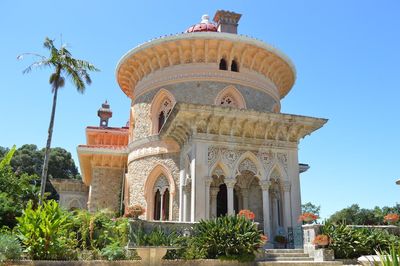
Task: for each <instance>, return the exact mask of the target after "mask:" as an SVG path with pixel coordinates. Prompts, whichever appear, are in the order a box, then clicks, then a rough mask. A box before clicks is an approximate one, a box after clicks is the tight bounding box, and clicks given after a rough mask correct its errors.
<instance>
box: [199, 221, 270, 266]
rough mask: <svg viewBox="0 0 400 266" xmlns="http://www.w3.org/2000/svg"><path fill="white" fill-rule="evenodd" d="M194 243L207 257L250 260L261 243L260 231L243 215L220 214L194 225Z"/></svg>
mask: <svg viewBox="0 0 400 266" xmlns="http://www.w3.org/2000/svg"><path fill="white" fill-rule="evenodd" d="M194 237H195V239H194V243H195V245H197V247H196V248H197V249H198V250H200V251H201V250H202V249H204V250H205V252H206V254H207V258H210V259H215V258H220V259H228V260H239V261H252V260H254V258H255V253H256V251H257V250H258V248H259V247H260V246H262V245H263V242H262V239H261V231H259V230H258V229H257V226H256V225H255V224H254V223H253V222H252V221H250V220H248V219H246V218H245V217H243V216H222V217H218V218H217V219H214V220H202V221H200V222H199V223H198V224H196V226H195V236H194Z"/></svg>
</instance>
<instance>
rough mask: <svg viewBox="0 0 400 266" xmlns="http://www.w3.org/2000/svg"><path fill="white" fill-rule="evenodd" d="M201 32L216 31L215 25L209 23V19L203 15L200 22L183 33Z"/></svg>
mask: <svg viewBox="0 0 400 266" xmlns="http://www.w3.org/2000/svg"><path fill="white" fill-rule="evenodd" d="M202 31H214V32H215V31H217V25H215V24H214V23H211V22H210V17H209V16H208V15H203V16H202V17H201V22H200V23H198V24H195V25H193V26H191V27H189V28H188V29H187V30H186V31H185V32H186V33H188V32H202Z"/></svg>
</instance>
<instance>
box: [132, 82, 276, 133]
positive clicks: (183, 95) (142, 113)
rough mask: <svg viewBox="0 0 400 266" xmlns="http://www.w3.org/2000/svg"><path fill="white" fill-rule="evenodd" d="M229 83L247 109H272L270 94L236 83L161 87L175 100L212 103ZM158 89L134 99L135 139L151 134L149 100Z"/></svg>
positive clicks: (150, 100) (195, 83) (200, 83)
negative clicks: (243, 101) (239, 95)
mask: <svg viewBox="0 0 400 266" xmlns="http://www.w3.org/2000/svg"><path fill="white" fill-rule="evenodd" d="M229 85H234V86H235V88H237V89H238V90H239V92H240V93H241V94H242V96H243V98H244V99H245V102H246V106H247V109H253V110H256V111H261V112H271V111H273V108H274V105H275V104H276V101H275V100H274V99H273V98H272V97H271V96H270V95H268V94H267V93H264V92H262V91H259V90H256V89H252V88H249V87H246V86H242V85H238V84H230V83H224V82H213V81H190V82H189V81H188V82H181V83H178V84H171V85H166V86H163V87H162V88H163V89H165V90H167V91H169V92H170V93H171V94H172V95H173V96H174V97H175V100H176V102H184V103H193V104H203V105H214V102H215V99H216V97H217V95H218V93H219V92H220V91H222V90H223V89H225V88H226V87H228V86H229ZM160 89H161V88H158V89H154V90H151V91H149V92H147V93H145V94H143V95H140V96H139V97H137V98H136V99H135V100H134V102H133V104H132V106H133V109H134V113H135V128H134V136H135V139H140V138H143V137H146V136H148V135H149V134H151V126H152V125H151V117H150V108H151V102H152V100H153V98H154V96H155V95H156V94H157V92H158V91H159V90H160Z"/></svg>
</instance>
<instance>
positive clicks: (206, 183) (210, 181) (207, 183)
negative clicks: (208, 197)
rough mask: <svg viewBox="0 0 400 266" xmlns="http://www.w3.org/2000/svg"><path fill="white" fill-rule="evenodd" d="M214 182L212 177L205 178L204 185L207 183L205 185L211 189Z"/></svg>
mask: <svg viewBox="0 0 400 266" xmlns="http://www.w3.org/2000/svg"><path fill="white" fill-rule="evenodd" d="M212 181H213V178H212V177H210V176H206V177H204V183H205V185H206V186H207V187H209V186H210V185H211V183H212Z"/></svg>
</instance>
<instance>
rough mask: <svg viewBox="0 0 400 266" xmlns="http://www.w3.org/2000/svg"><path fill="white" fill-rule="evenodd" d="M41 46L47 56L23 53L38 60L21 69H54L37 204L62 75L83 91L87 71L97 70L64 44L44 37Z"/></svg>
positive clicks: (45, 172)
mask: <svg viewBox="0 0 400 266" xmlns="http://www.w3.org/2000/svg"><path fill="white" fill-rule="evenodd" d="M43 46H44V47H45V48H46V49H48V50H49V51H50V55H49V57H45V56H42V55H39V54H35V53H25V54H26V55H33V56H35V57H37V58H39V61H36V62H34V63H32V64H31V65H29V66H28V67H27V68H26V69H25V70H24V71H23V73H24V74H25V73H29V72H30V71H31V70H32V69H33V68H36V67H50V68H52V70H53V71H54V72H53V73H52V74H51V75H50V79H49V83H50V85H51V88H52V93H53V106H52V109H51V116H50V124H49V130H48V136H47V142H46V149H45V153H44V162H43V168H42V175H41V186H40V198H39V204H42V202H43V198H44V192H45V185H46V180H47V171H48V163H49V155H50V146H51V138H52V135H53V127H54V116H55V112H56V104H57V93H58V90H59V89H60V88H62V87H64V84H65V78H64V77H67V78H69V79H71V81H72V82H73V83H74V86H75V87H76V89H77V90H78V91H79V92H81V93H83V92H84V90H85V87H86V86H85V84H88V85H90V84H91V82H92V81H91V79H90V76H89V73H88V71H98V69H97V68H96V67H95V66H94V65H92V64H91V63H89V62H87V61H84V60H79V59H75V58H73V57H72V55H71V53H70V52H69V50H67V48H66V46H65V45H62V46H61V48H60V49H57V48H56V47H55V45H54V41H53V40H50V39H49V38H47V37H46V39H45V41H44V43H43ZM25 54H22V55H20V56H18V58H19V59H21V58H22V57H23V55H25Z"/></svg>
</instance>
